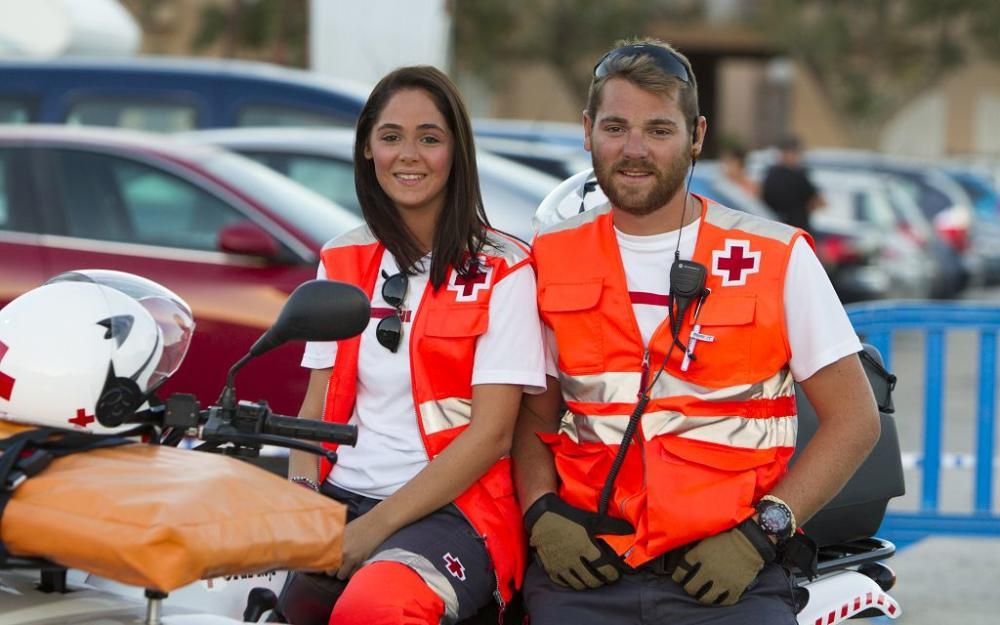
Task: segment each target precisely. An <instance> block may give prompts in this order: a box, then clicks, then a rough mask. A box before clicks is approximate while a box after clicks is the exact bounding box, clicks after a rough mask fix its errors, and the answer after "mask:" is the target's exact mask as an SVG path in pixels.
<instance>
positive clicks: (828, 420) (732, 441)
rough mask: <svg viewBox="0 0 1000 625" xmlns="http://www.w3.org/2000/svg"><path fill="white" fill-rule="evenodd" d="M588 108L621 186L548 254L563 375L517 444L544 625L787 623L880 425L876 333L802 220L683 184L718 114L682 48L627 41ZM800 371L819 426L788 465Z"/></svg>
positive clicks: (547, 302)
mask: <svg viewBox="0 0 1000 625" xmlns="http://www.w3.org/2000/svg"><path fill="white" fill-rule="evenodd" d="M583 120H584V131H585V135H584V145H585V147H586V148H587V149H588V150H589V151H590V152H591V156H592V158H593V164H594V171H595V172H596V174H597V179H598V182H599V183H600V185H601V187H602V188H603V190H604V191H605V193H606V195H607V197H608V198H609V202H608V203H606V204H604V205H603V206H598V207H594V208H592V209H591V210H588V211H586V212H584V213H581V214H579V215H576V216H574V217H572V218H570V219H568V220H566V221H563V222H560V223H558V224H555V225H553V226H550V227H549V228H547V229H545V230H543V231H541V232H540V233H539V234H538V235H537V237H536V238H535V241H534V245H533V250H532V254H533V257H534V262H535V267H536V272H537V280H538V290H539V309H540V313H541V315H542V320H543V322H544V324H545V332H546V337H547V346H548V349H549V355H550V358H547V360H548V363H547V369H548V371H547V373H548V376H549V377H548V378H547V380H548V387H547V390H546V392H545V393H543V394H540V395H525V397H524V399H523V405H522V410H521V414H520V417H519V419H518V423H517V429H516V431H515V435H514V447H513V455H514V473H515V484H516V485H517V489H518V495H519V498H520V501H521V506H522V508H523V509H524V511H525V512H524V522H525V529H526V530H527V532H528V535H529V544H530V546H531V547H532V549H533V550H534V555H535V559H534V561H533V562H532V563H531V564H529V566H528V570H527V572H526V573H525V581H524V597H525V603H526V606H527V609H528V613H529V616H530V619H531V623H532V625H549V624H564V623H573V624H574V625H598V624H601V625H603V624H605V623H650V624H653V623H656V624H660V623H671V624H674V625H683V624H684V623H700V624H704V623H713V624H716V625H718V624H727V625H728V624H733V625H736V624H739V625H743V624H745V623H769V624H787V625H792V624H794V623H795V622H796V619H795V608H796V605H795V603H796V602H795V599H794V593H793V583H792V579H791V577H790V574H789V572H788V570H787V569H786V568H785V567H784V566H783V562H779V561H778V555H777V554H778V553H780V552H781V549H780V548H781V547H782V546H783V545H784V544H785V543H786V541H795V542H796V544H798V545H802V544H803V543H802V542H801V540H802V539H797V538H793V536H794V535H795V530H796V526H797V523H798V524H801V523H804V522H805V521H807V520H808V519H809V518H810V517H811V516H812V515H813V514H814V513H815V512H817V511H818V510H819V509H820V508H822V506H823V505H824V504H825V503H826V502H828V501H829V500H830V499H831V498H832V497H833V496H834V495H835V494H836V493H837V492H838V491H839V490H840V489H841V487H842V486H843V485H844V484H845V483H846V481H847V480H848V478H849V477H850V476H851V475H852V474H853V473H854V471H855V470H856V469H857V467H858V466H859V465H860V464H861V462H862V460H863V459H864V457H865V456H866V455H867V454H868V452H869V450H870V449H871V448H872V446H873V445H874V443H875V441H876V440H877V438H878V432H879V420H878V413H877V410H876V407H875V401H874V398H873V396H872V391H871V387H870V386H869V384H868V381H867V379H866V377H865V374H864V372H863V370H862V367H861V363H860V360H859V358H858V356H857V352H858V351H859V350H860V349H861V345H860V343H859V341H858V338H857V336H856V335H855V333H854V331H853V329H852V327H851V324H850V322H849V320H848V319H847V315H846V313H845V312H844V309H843V307H842V306H841V305H840V302H839V301H838V299H837V296H836V294H835V293H834V291H833V288H832V287H831V285H830V281H829V279H828V278H827V276H826V273H825V272H824V271H823V268H822V266H821V265H820V263H819V261H818V260H817V259H816V255H815V254H814V252H813V249H812V246H811V245H810V238H809V235H808V234H807V233H805V232H803V231H802V230H800V229H797V228H792V227H789V226H786V225H784V224H780V223H776V222H772V221H769V220H766V219H761V218H759V217H754V216H752V215H749V214H745V213H740V212H737V211H734V210H731V209H728V208H725V207H723V206H721V205H719V204H717V203H714V202H711V201H709V200H707V199H705V198H702V197H700V196H696V195H692V194H690V193H688V192H687V188H686V186H685V180H686V179H687V176H688V172H689V171H690V169H691V166H692V163H693V161H694V160H696V159H697V157H698V155H699V154H700V152H701V149H702V143H703V141H704V138H705V133H706V130H707V122H706V120H705V118H704V117H702V116H700V115H699V113H698V98H697V82H696V79H695V76H694V73H693V72H692V70H691V65H690V63H689V62H688V60H687V58H686V57H684V56H682V55H681V54H680V53H678V52H677V51H676V50H674V49H673V48H672V47H670V46H669V45H667V44H664V43H663V42H660V41H656V40H641V41H631V42H620V43H619V44H618V45H617V47H615V48H614V49H612V50H611V51H610V52H609V53H608V54H606V55H605V56H604V57H603V58H602V59H601V60H600V61H598V63H597V65H596V66H595V67H594V75H593V78H592V82H591V86H590V91H589V96H588V102H587V107H586V110H585V111H584V114H583ZM695 324H697V325H695ZM702 324H704V325H703V326H702ZM699 328H700V330H701V333H699V332H698V330H699ZM793 381H800V382H801V383H802V388H803V389H804V390H805V393H806V396H807V397H808V398H809V400H810V401H811V403H812V405H813V406H814V408H815V410H816V413H817V414H818V415H819V422H820V424H821V425H820V428H819V433H818V434H817V435H816V436H815V437H814V438H813V439H811V441H810V442H809V444H808V445H807V446H806V447H805V448H804V451H803V453H802V455H801V456H800V457H799V459H798V461H797V462H796V464H795V465H794V466H793V467H791V468H790V469H789V468H788V463H789V459H790V457H791V455H792V453H793V451H794V449H795V445H796V423H797V420H796V402H795V392H794V385H793ZM748 389H752V390H749V391H748ZM562 407H565V408H566V411H565V412H564V413H562V414H561V413H560V410H561V408H562Z"/></svg>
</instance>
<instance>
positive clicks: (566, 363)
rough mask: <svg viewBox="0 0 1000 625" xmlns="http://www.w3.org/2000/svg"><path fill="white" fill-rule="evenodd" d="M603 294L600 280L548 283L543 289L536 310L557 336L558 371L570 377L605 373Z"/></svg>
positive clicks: (602, 283)
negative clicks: (575, 374)
mask: <svg viewBox="0 0 1000 625" xmlns="http://www.w3.org/2000/svg"><path fill="white" fill-rule="evenodd" d="M603 290H604V281H603V279H602V278H596V279H593V280H588V281H586V282H573V283H559V284H555V283H550V284H547V285H545V286H544V287H543V288H542V291H541V293H540V296H539V300H538V309H539V311H541V314H542V318H543V320H544V321H545V323H546V324H548V325H549V327H551V328H552V330H553V331H554V332H555V334H556V340H557V343H558V345H559V369H560V370H562V371H565V372H567V373H571V374H573V373H595V372H600V371H602V370H603V369H604V340H603V330H602V324H601V313H600V310H599V308H598V303H599V302H600V301H601V293H602V292H603Z"/></svg>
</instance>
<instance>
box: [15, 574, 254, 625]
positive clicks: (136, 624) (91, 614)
mask: <svg viewBox="0 0 1000 625" xmlns="http://www.w3.org/2000/svg"><path fill="white" fill-rule="evenodd" d="M84 575H85V574H84V573H83V572H82V571H69V575H68V576H67V583H68V586H69V587H70V589H71V590H70V592H67V593H65V594H63V593H58V592H53V593H43V592H40V591H38V590H37V588H36V585H37V583H38V573H37V572H36V571H19V572H14V571H3V572H0V625H140V624H141V623H145V620H144V617H145V615H146V601H145V600H144V599H143V596H142V595H143V593H142V591H141V590H140V589H132V590H133V593H132V594H131V595H130V596H122V595H118V594H114V593H112V592H108V591H107V590H103V589H102V590H98V589H96V588H94V587H92V586H89V585H88V584H85V583H83V581H82V578H83V576H84ZM172 597H173V595H171V596H170V597H168V598H167V599H166V600H165V601H164V602H163V604H162V612H161V613H162V615H163V618H162V620H161V623H162V625H242V624H243V620H242V619H240V618H230V617H228V616H223V615H221V614H216V613H213V611H211V610H203V611H195V610H190V609H186V608H183V607H179V606H176V605H174V603H173V601H172Z"/></svg>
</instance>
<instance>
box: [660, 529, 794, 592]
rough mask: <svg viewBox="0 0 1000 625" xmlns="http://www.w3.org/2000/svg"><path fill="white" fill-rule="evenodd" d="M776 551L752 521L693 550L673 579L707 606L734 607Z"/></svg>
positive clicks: (711, 537) (700, 543) (678, 566)
mask: <svg viewBox="0 0 1000 625" xmlns="http://www.w3.org/2000/svg"><path fill="white" fill-rule="evenodd" d="M775 556H776V550H775V547H774V545H773V544H772V543H771V541H770V539H769V538H768V537H767V534H765V533H764V531H763V530H762V529H760V527H759V526H758V525H757V524H756V523H754V521H753V520H752V519H747V520H746V521H744V522H742V523H740V524H739V525H737V526H736V527H734V528H733V529H731V530H728V531H725V532H722V533H721V534H716V535H715V536H709V537H708V538H705V539H703V540H702V541H701V542H699V543H698V544H696V545H695V546H694V547H692V548H691V549H690V550H689V551H688V552H687V553H685V554H684V557H682V558H681V561H680V562H679V563H678V564H677V568H676V569H674V574H673V580H674V581H675V582H677V583H678V584H680V585H681V586H682V587H683V588H684V592H686V593H687V594H689V595H691V596H692V597H694V598H695V599H697V600H698V601H699V602H700V603H703V604H705V605H733V604H734V603H736V602H737V601H739V598H740V597H741V596H743V591H745V590H746V589H747V586H749V585H750V582H752V581H753V580H754V579H755V578H756V577H757V574H758V573H759V572H760V570H761V569H762V568H764V564H765V563H766V562H773V561H774V558H775Z"/></svg>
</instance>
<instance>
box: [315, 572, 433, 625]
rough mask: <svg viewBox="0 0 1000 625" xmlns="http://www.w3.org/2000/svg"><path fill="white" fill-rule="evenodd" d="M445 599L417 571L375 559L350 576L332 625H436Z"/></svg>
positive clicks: (332, 618)
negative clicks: (375, 560)
mask: <svg viewBox="0 0 1000 625" xmlns="http://www.w3.org/2000/svg"><path fill="white" fill-rule="evenodd" d="M443 614H444V602H443V601H442V600H441V598H440V597H438V596H437V594H436V593H435V592H434V591H433V590H431V588H430V587H429V586H427V584H426V583H424V580H423V579H422V578H421V577H420V576H419V575H417V573H416V572H415V571H414V570H413V569H411V568H410V567H408V566H406V565H405V564H400V563H398V562H386V561H381V562H374V563H372V564H368V565H366V566H364V567H362V568H361V570H359V571H358V572H357V573H355V574H354V576H353V577H351V581H350V582H349V583H348V584H347V588H346V589H345V590H344V594H342V595H341V596H340V598H339V599H338V600H337V603H336V605H335V606H334V607H333V613H332V614H331V615H330V625H390V624H392V625H397V624H398V625H424V624H425V623H426V624H436V623H439V622H440V621H441V616H442V615H443Z"/></svg>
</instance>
